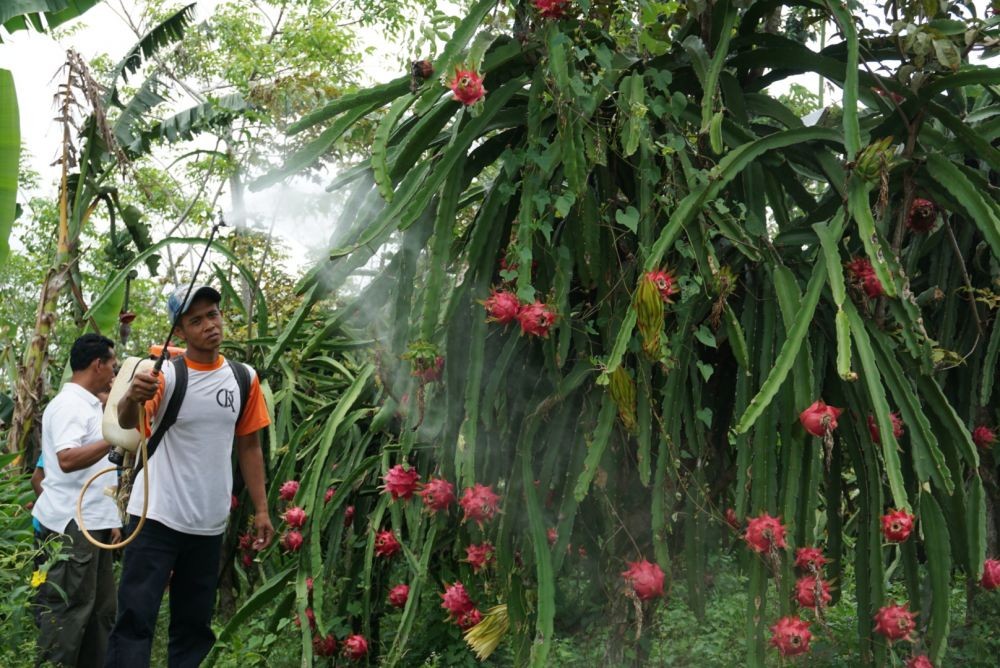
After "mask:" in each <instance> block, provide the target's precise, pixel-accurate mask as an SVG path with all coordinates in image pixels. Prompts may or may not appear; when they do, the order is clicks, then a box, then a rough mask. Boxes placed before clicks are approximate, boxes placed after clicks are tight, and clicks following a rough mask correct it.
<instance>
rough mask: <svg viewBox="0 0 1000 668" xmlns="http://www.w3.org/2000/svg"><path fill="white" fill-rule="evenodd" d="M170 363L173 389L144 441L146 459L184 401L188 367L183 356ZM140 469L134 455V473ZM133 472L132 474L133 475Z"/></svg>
mask: <svg viewBox="0 0 1000 668" xmlns="http://www.w3.org/2000/svg"><path fill="white" fill-rule="evenodd" d="M170 363H171V364H173V365H174V391H173V392H172V393H171V394H170V401H168V402H167V408H166V410H165V411H164V413H163V419H162V420H160V423H159V424H157V425H156V429H155V430H154V431H153V435H152V436H150V437H149V440H148V441H146V459H149V458H151V457H152V456H153V453H154V452H156V448H158V447H159V445H160V441H162V440H163V435H164V434H166V433H167V430H168V429H170V427H172V426H173V425H174V423H175V422H177V414H178V413H180V411H181V404H182V403H184V393H185V392H187V384H188V368H187V362H185V361H184V356H183V355H179V356H178V357H175V358H173V359H172V360H170ZM140 428H141V426H140ZM141 470H142V458H141V457H138V456H136V458H135V474H137V473H139V471H141ZM135 474H133V477H134V476H135Z"/></svg>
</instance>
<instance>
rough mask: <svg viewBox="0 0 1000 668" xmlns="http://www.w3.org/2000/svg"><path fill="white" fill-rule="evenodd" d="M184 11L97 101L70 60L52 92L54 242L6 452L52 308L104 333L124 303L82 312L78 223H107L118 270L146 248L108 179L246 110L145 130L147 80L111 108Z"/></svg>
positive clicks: (21, 435) (151, 97) (152, 82)
mask: <svg viewBox="0 0 1000 668" xmlns="http://www.w3.org/2000/svg"><path fill="white" fill-rule="evenodd" d="M193 11H194V5H193V4H189V5H187V6H185V7H182V8H181V9H179V10H177V11H176V12H175V13H174V14H172V15H171V16H169V17H167V18H166V19H165V20H164V21H162V22H161V23H159V24H158V25H157V26H155V27H153V28H152V29H151V30H149V31H148V32H147V33H146V34H145V35H143V36H142V37H141V38H140V39H139V40H138V41H137V42H136V44H135V45H134V46H133V47H132V48H131V49H129V50H128V52H127V53H126V55H125V57H124V58H123V59H122V60H121V61H120V63H119V64H118V65H117V66H116V67H115V69H114V72H113V78H112V80H111V81H110V82H109V84H108V87H107V89H106V90H107V92H106V93H104V94H102V93H101V91H102V88H101V87H100V86H98V85H97V83H96V82H95V81H94V80H93V79H92V78H91V76H90V73H89V71H88V68H87V66H86V64H85V63H84V62H83V61H82V59H81V58H80V57H79V55H78V54H76V53H75V52H72V51H71V52H70V53H69V55H68V59H67V65H66V80H65V82H64V83H63V84H62V86H61V88H60V99H61V111H60V114H61V115H60V120H61V121H62V124H63V137H62V155H61V158H60V164H61V169H62V176H61V180H60V192H59V198H60V206H59V227H58V230H59V231H58V242H57V245H56V251H55V255H54V256H53V260H52V265H51V267H50V268H49V271H48V273H47V274H46V277H45V279H44V281H43V283H42V288H41V293H40V297H39V304H40V307H39V312H38V317H37V321H36V324H35V330H34V335H33V336H32V337H31V339H30V343H29V345H28V348H27V349H26V350H25V352H24V355H23V357H22V360H21V363H20V366H19V369H18V380H17V388H16V392H15V397H14V404H15V407H14V414H13V420H12V422H11V430H10V434H9V444H8V447H9V449H10V451H12V452H20V451H22V450H24V448H25V446H26V445H27V439H28V437H29V435H30V433H31V429H32V424H33V423H34V420H35V416H36V413H37V412H38V407H39V405H40V404H39V401H40V400H41V398H42V396H43V391H42V381H43V377H44V371H45V367H46V364H47V357H48V355H47V350H48V345H47V341H48V336H49V332H50V331H51V328H52V324H53V322H54V321H55V319H56V317H57V304H58V303H59V300H60V299H61V298H62V296H63V295H65V294H70V295H71V296H72V297H73V302H72V303H73V304H74V306H75V308H76V313H77V316H78V322H79V324H80V326H81V327H88V326H89V327H91V328H93V329H95V330H96V331H101V330H102V328H103V329H104V330H105V331H106V330H107V329H108V326H109V324H108V323H115V322H116V319H117V315H118V311H119V309H120V307H121V305H122V303H123V300H124V297H125V285H124V283H123V282H122V283H118V284H116V292H115V293H114V295H113V298H110V299H104V300H102V303H103V310H101V311H94V310H93V309H90V308H88V305H87V304H85V303H84V302H83V297H82V296H83V294H84V290H83V286H82V278H81V276H80V271H79V260H80V258H79V239H80V235H81V233H82V231H83V229H84V227H85V225H86V224H87V221H88V220H89V219H90V217H91V216H92V215H93V213H94V212H95V211H97V210H98V209H99V208H100V207H104V208H106V210H107V214H108V216H109V219H110V221H111V232H110V238H111V242H110V244H109V246H108V248H107V251H108V252H109V253H110V254H111V255H112V256H113V257H114V258H116V259H117V264H118V265H119V266H121V265H122V264H123V263H126V262H128V260H129V259H130V257H131V256H132V255H133V252H132V251H131V250H129V249H128V246H132V245H134V246H135V247H136V248H137V249H138V251H140V252H142V251H145V250H146V249H148V248H149V246H150V245H151V243H152V240H151V238H150V235H149V230H148V228H147V226H146V224H145V223H144V222H143V221H142V213H141V211H140V210H139V209H138V208H137V207H136V206H134V205H132V204H128V203H124V202H122V201H121V200H120V198H119V197H118V191H117V188H116V187H115V182H114V179H115V175H116V174H117V172H118V171H119V170H127V167H128V165H129V163H130V162H131V161H132V160H134V159H136V158H138V157H139V156H141V155H143V154H144V153H147V152H148V151H149V150H150V148H151V146H152V145H153V142H154V141H157V140H159V139H161V138H165V139H166V140H167V141H178V140H182V139H185V138H190V137H191V136H192V134H194V133H196V132H200V131H204V130H208V129H211V128H213V127H216V126H218V125H220V124H224V123H226V122H228V121H229V120H231V119H232V118H233V116H234V115H236V114H238V113H242V112H243V111H245V110H246V105H245V103H243V102H242V100H238V99H227V100H226V101H225V104H223V105H220V106H213V107H212V108H210V109H207V108H200V107H198V108H195V109H193V110H187V111H186V112H181V113H180V114H177V115H175V116H173V117H170V118H167V119H163V120H160V121H157V122H155V123H152V124H150V127H145V126H146V125H147V124H149V121H150V118H149V116H150V113H151V112H152V110H153V109H154V108H155V107H156V106H157V105H158V104H160V103H161V102H163V101H164V100H165V98H164V97H163V96H162V95H161V94H160V90H161V88H162V87H161V85H160V84H159V82H158V79H157V75H156V72H155V71H154V72H153V73H152V74H151V75H149V76H148V77H147V78H146V80H145V81H144V82H143V83H142V84H141V85H140V86H139V88H138V90H137V92H136V93H135V94H134V95H133V96H132V97H131V98H129V99H128V100H127V101H124V102H123V101H122V100H121V99H120V98H119V92H118V91H119V88H118V86H119V82H120V81H125V80H126V79H127V77H128V76H129V75H132V74H135V73H136V72H137V71H139V68H140V67H141V66H142V65H143V63H144V62H146V61H147V60H148V59H150V58H152V57H153V55H154V54H155V53H156V52H157V51H158V50H160V49H163V48H166V47H168V46H172V45H174V44H176V43H177V42H178V41H179V40H180V39H181V38H182V37H183V35H184V31H185V29H186V28H187V27H188V26H189V25H190V22H191V19H192V16H193ZM76 105H82V106H83V107H84V108H87V109H89V110H90V113H89V115H88V116H87V117H86V118H85V119H83V120H82V122H81V123H80V125H79V127H80V128H81V136H80V137H78V138H77V137H74V135H73V126H74V122H75V121H74V119H73V118H72V115H73V113H74V109H75V108H76ZM114 108H117V109H119V113H118V114H117V116H116V117H115V118H113V119H109V118H108V113H109V110H110V109H114ZM77 146H79V147H80V148H79V151H78V148H77ZM116 220H120V221H121V223H122V225H121V227H120V228H116ZM146 257H147V263H148V265H149V268H150V270H151V271H153V272H155V270H156V261H157V258H156V257H155V256H151V255H148V254H147V255H146ZM85 314H86V317H84V316H85ZM102 323H103V324H102Z"/></svg>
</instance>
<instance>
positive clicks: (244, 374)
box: [226, 357, 250, 424]
mask: <svg viewBox="0 0 1000 668" xmlns="http://www.w3.org/2000/svg"><path fill="white" fill-rule="evenodd" d="M226 362H227V363H228V364H229V368H230V369H232V370H233V375H234V376H236V386H237V387H238V388H239V390H240V412H239V414H238V415H237V416H236V424H239V423H240V420H241V419H242V418H243V411H244V410H246V407H247V398H248V397H249V396H250V372H249V371H247V368H246V366H244V365H243V364H241V363H240V362H234V361H232V360H231V359H229V358H228V357H227V358H226Z"/></svg>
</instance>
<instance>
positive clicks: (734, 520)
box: [726, 508, 743, 531]
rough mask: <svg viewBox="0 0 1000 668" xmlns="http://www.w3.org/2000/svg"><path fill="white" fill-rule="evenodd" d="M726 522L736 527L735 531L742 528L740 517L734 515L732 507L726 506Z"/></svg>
mask: <svg viewBox="0 0 1000 668" xmlns="http://www.w3.org/2000/svg"><path fill="white" fill-rule="evenodd" d="M726 524H728V525H729V526H731V527H732V528H734V529H736V530H737V531H739V530H740V529H742V528H743V525H742V523H741V522H740V518H738V517H736V511H735V510H733V509H732V508H726Z"/></svg>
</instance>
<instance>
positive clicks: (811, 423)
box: [799, 399, 843, 437]
mask: <svg viewBox="0 0 1000 668" xmlns="http://www.w3.org/2000/svg"><path fill="white" fill-rule="evenodd" d="M842 412H843V411H842V410H841V409H839V408H836V407H834V406H828V405H826V404H825V403H823V400H822V399H817V400H816V401H814V402H813V403H812V405H811V406H810V407H809V408H807V409H805V410H804V411H802V412H801V413H799V422H801V423H802V426H803V427H804V428H805V430H806V431H807V432H809V433H810V434H812V435H813V436H820V437H823V436H826V434H827V433H829V432H832V431H833V430H834V429H836V428H837V418H838V417H840V414H841V413H842Z"/></svg>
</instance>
